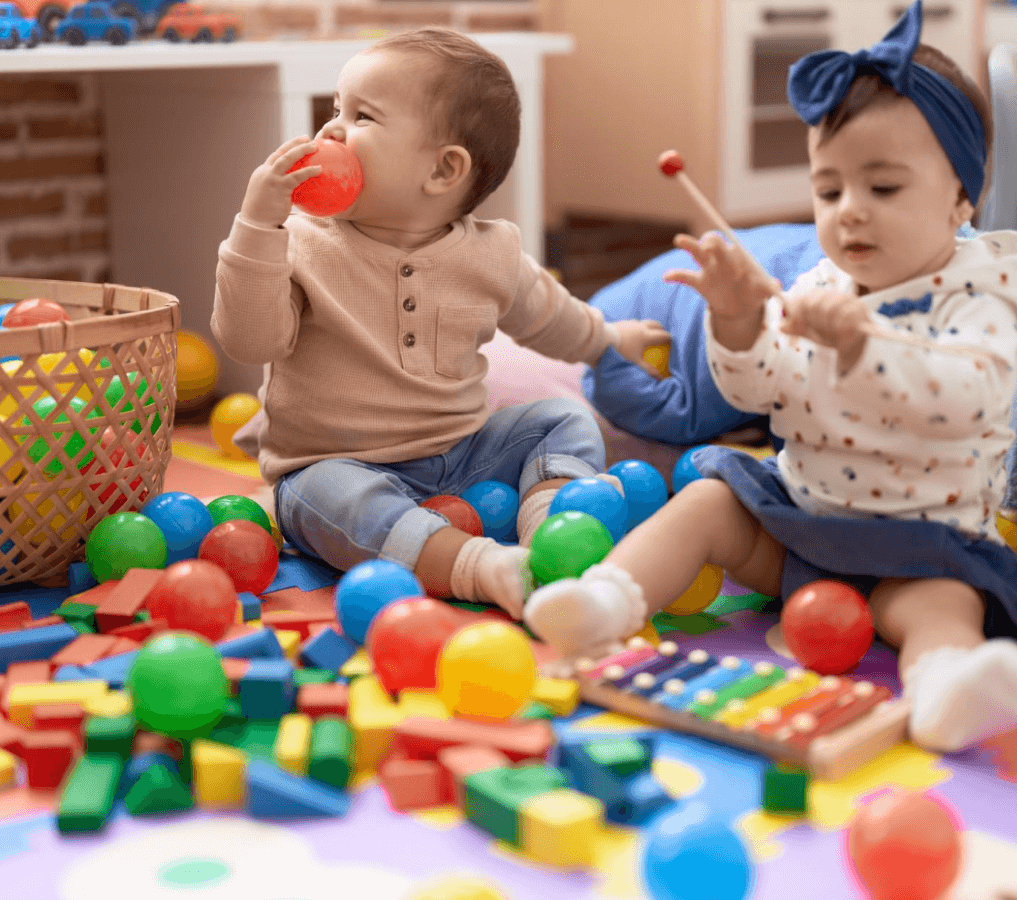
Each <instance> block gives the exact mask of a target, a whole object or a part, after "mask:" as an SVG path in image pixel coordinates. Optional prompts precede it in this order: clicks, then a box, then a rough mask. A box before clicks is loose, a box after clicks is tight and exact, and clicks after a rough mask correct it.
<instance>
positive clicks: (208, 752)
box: [191, 739, 247, 809]
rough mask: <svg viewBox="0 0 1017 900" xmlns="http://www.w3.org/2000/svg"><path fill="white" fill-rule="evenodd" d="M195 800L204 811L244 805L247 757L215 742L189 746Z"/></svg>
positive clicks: (200, 741)
mask: <svg viewBox="0 0 1017 900" xmlns="http://www.w3.org/2000/svg"><path fill="white" fill-rule="evenodd" d="M191 764H192V766H193V767H194V780H193V789H194V800H195V802H196V803H197V804H198V805H199V806H203V807H205V808H207V809H233V808H236V807H240V806H243V805H244V798H245V797H246V794H247V788H246V784H245V779H244V775H245V773H246V771H247V754H246V753H244V752H243V751H241V750H237V749H235V748H233V747H229V746H227V745H226V744H218V743H216V742H215V741H206V740H201V739H198V740H195V741H194V742H193V743H192V744H191Z"/></svg>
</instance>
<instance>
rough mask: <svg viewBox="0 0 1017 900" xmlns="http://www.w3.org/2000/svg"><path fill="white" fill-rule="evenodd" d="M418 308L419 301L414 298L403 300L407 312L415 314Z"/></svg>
mask: <svg viewBox="0 0 1017 900" xmlns="http://www.w3.org/2000/svg"><path fill="white" fill-rule="evenodd" d="M416 308H417V301H416V300H414V299H413V298H412V297H407V298H406V299H405V300H403V309H405V310H406V312H413V310H415V309H416Z"/></svg>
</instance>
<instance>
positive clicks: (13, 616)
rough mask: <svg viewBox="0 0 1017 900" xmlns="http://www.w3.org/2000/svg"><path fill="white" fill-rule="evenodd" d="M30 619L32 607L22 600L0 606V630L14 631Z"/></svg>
mask: <svg viewBox="0 0 1017 900" xmlns="http://www.w3.org/2000/svg"><path fill="white" fill-rule="evenodd" d="M31 621H32V609H31V607H30V606H29V605H28V604H27V603H25V601H24V600H19V601H18V602H17V603H5V604H4V605H3V606H0V631H15V630H16V629H18V628H20V627H21V626H22V625H24V624H26V623H27V622H31Z"/></svg>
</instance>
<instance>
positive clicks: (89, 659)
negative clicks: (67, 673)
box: [49, 634, 117, 670]
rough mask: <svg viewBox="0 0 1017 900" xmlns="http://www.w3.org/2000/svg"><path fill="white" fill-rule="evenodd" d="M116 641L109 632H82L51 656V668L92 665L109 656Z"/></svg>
mask: <svg viewBox="0 0 1017 900" xmlns="http://www.w3.org/2000/svg"><path fill="white" fill-rule="evenodd" d="M116 642H117V639H116V638H115V637H110V636H109V635H107V634H80V635H78V636H77V637H76V638H75V639H74V640H73V641H71V642H70V643H69V644H68V645H67V646H66V647H64V648H63V649H62V650H58V651H57V652H56V653H54V654H53V655H52V656H51V657H50V658H49V664H50V668H51V669H53V670H55V669H59V668H60V666H88V665H91V664H92V663H94V662H95V661H96V660H97V659H102V658H103V657H104V656H109V650H110V647H111V646H113V644H115V643H116Z"/></svg>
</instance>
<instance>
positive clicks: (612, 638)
mask: <svg viewBox="0 0 1017 900" xmlns="http://www.w3.org/2000/svg"><path fill="white" fill-rule="evenodd" d="M523 618H524V620H525V621H526V624H527V625H528V626H529V627H530V628H531V629H532V630H533V632H534V634H536V635H537V636H538V637H540V638H541V639H542V640H544V641H546V642H547V643H549V644H550V645H551V646H553V647H554V648H555V649H556V650H558V651H559V652H560V653H562V654H563V655H565V656H577V655H580V654H582V655H584V656H595V655H597V654H598V653H599V652H602V651H603V650H604V648H606V647H608V646H609V645H611V644H612V643H614V642H616V641H620V640H622V639H623V638H627V637H629V635H632V634H635V632H637V631H639V629H640V628H642V627H643V625H644V623H645V622H646V601H645V600H644V599H643V589H642V588H641V587H640V586H639V585H638V584H636V582H635V581H633V579H632V576H631V575H629V573H628V572H626V571H625V570H624V569H621V568H619V567H618V566H616V565H614V564H612V563H600V564H598V565H595V566H590V568H588V569H587V570H586V571H585V572H583V574H582V576H581V577H580V578H578V579H577V578H562V579H561V580H559V581H555V582H552V583H551V584H548V585H545V586H544V587H541V588H537V590H535V591H534V592H533V595H532V596H531V597H530V599H529V601H527V603H526V608H525V610H524V612H523Z"/></svg>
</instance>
